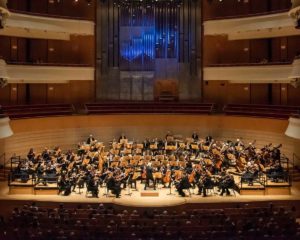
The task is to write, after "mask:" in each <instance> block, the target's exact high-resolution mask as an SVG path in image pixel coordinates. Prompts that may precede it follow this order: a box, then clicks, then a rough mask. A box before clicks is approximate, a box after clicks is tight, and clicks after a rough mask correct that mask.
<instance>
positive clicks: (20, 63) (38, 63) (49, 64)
mask: <svg viewBox="0 0 300 240" xmlns="http://www.w3.org/2000/svg"><path fill="white" fill-rule="evenodd" d="M6 63H7V64H8V65H33V66H59V67H60V66H62V67H93V65H92V64H85V63H51V62H48V63H47V62H43V63H40V62H17V61H7V62H6Z"/></svg>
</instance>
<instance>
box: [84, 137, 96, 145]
mask: <svg viewBox="0 0 300 240" xmlns="http://www.w3.org/2000/svg"><path fill="white" fill-rule="evenodd" d="M93 141H95V138H93V137H89V138H88V139H87V140H86V143H87V144H91V143H92V142H93Z"/></svg>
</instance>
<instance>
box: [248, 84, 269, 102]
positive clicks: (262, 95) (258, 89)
mask: <svg viewBox="0 0 300 240" xmlns="http://www.w3.org/2000/svg"><path fill="white" fill-rule="evenodd" d="M250 88H251V91H250V92H251V99H250V102H251V103H252V104H268V103H269V99H268V84H251V85H250Z"/></svg>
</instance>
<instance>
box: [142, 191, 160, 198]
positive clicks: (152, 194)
mask: <svg viewBox="0 0 300 240" xmlns="http://www.w3.org/2000/svg"><path fill="white" fill-rule="evenodd" d="M141 197H159V192H157V191H154V190H152V191H151V190H144V191H142V192H141Z"/></svg>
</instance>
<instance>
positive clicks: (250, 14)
mask: <svg viewBox="0 0 300 240" xmlns="http://www.w3.org/2000/svg"><path fill="white" fill-rule="evenodd" d="M289 10H290V8H285V9H280V10H275V11H268V12H259V13H249V14H243V15H231V16H224V17H222V16H221V17H210V18H206V19H204V22H205V21H212V20H228V19H236V18H248V17H259V16H264V15H271V14H277V13H284V12H286V13H288V11H289Z"/></svg>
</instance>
